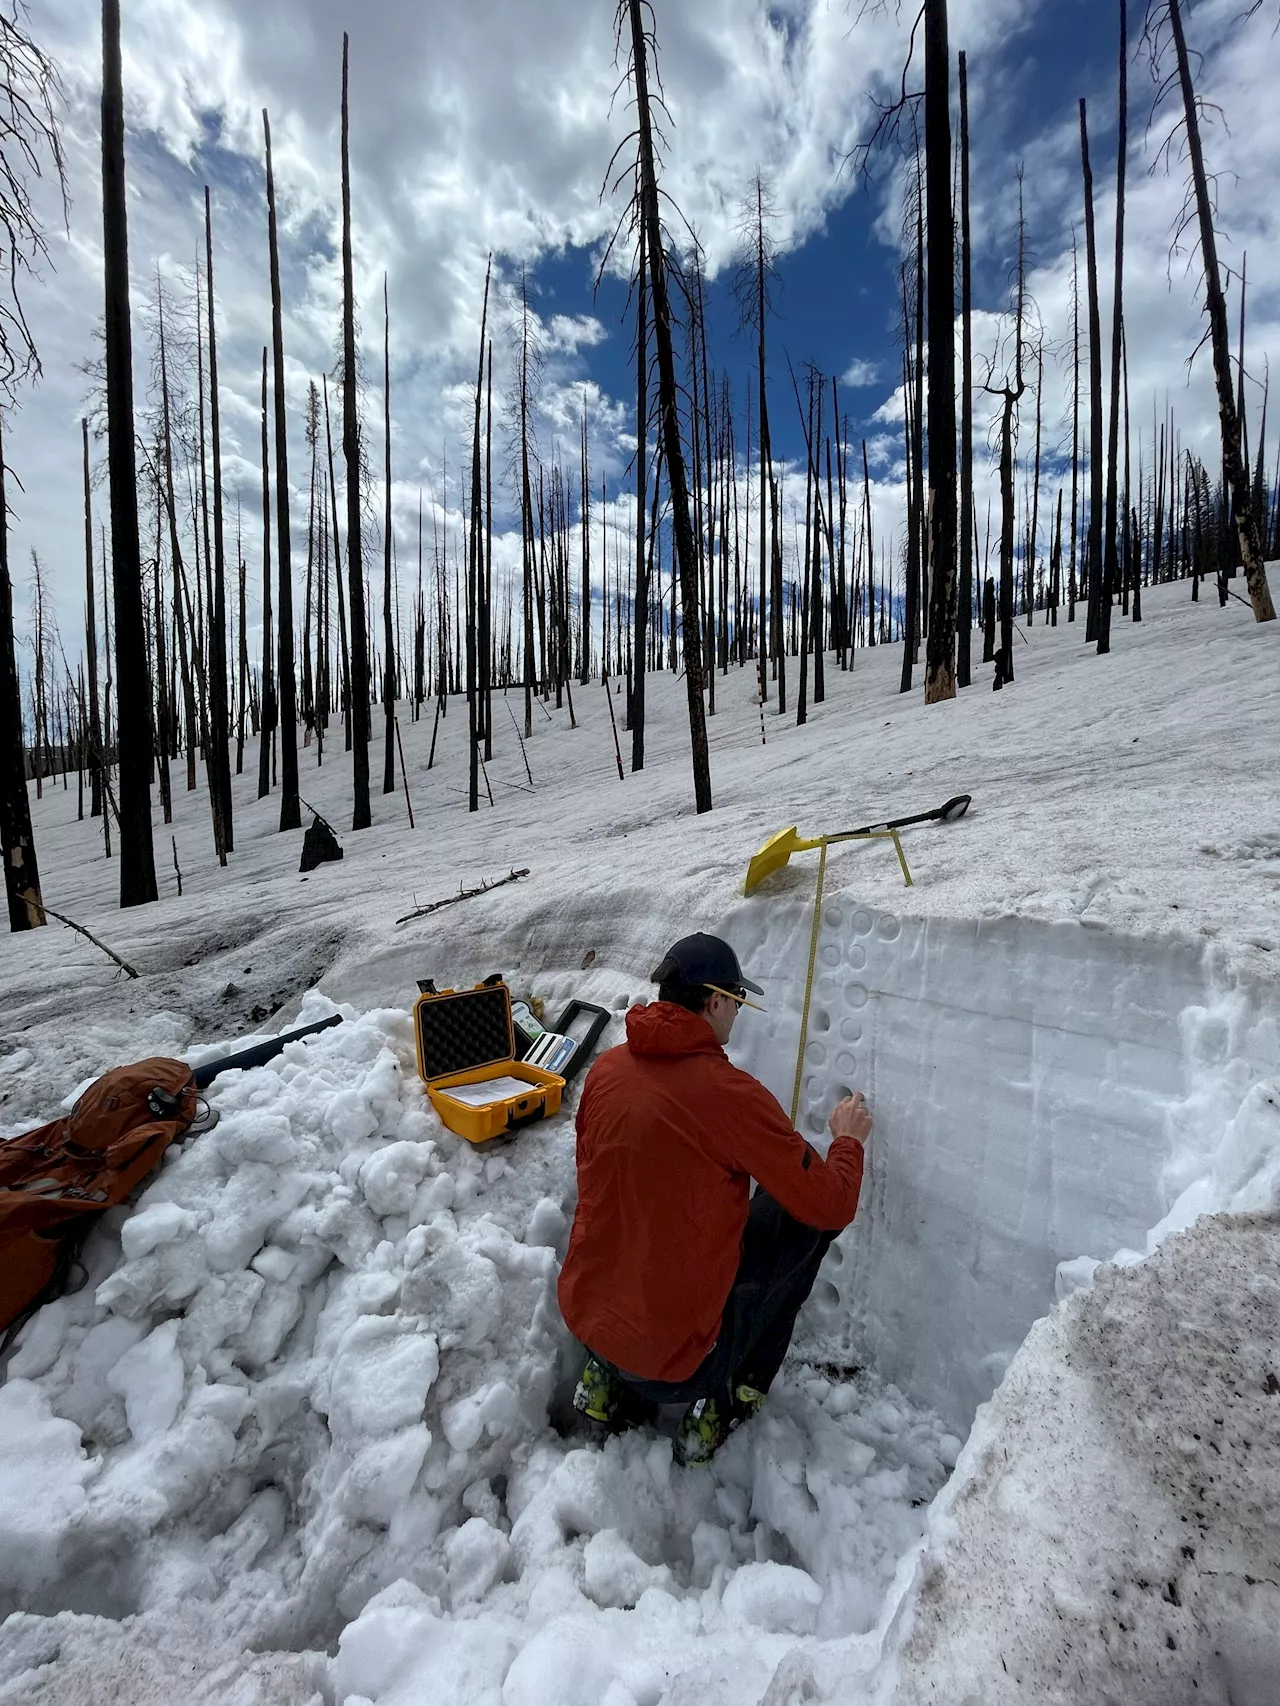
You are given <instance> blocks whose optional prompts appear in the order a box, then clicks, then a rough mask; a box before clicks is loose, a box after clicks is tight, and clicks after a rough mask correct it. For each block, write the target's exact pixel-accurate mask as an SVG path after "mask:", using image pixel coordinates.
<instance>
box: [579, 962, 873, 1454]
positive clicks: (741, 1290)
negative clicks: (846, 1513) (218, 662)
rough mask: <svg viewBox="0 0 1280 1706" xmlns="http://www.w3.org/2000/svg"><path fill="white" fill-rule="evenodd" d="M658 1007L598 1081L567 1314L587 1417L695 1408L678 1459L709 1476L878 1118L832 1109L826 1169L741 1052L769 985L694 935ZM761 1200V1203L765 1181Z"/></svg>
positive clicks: (773, 1369) (773, 1351) (847, 1198)
mask: <svg viewBox="0 0 1280 1706" xmlns="http://www.w3.org/2000/svg"><path fill="white" fill-rule="evenodd" d="M653 981H654V982H655V983H656V984H657V985H658V999H657V1001H656V1002H654V1003H652V1004H650V1005H647V1006H645V1005H641V1006H638V1007H633V1008H632V1009H631V1010H630V1012H629V1013H628V1014H627V1020H626V1025H627V1040H626V1042H625V1043H624V1044H623V1045H622V1046H620V1047H618V1048H613V1049H610V1050H609V1051H608V1052H607V1053H605V1054H603V1055H601V1057H600V1058H599V1060H597V1061H596V1063H595V1065H594V1066H593V1067H592V1068H591V1071H590V1073H589V1074H588V1075H587V1080H586V1083H585V1085H584V1087H583V1091H582V1096H581V1099H580V1101H579V1104H578V1117H577V1166H578V1206H577V1210H576V1213H575V1215H574V1221H573V1231H572V1234H571V1235H570V1239H569V1249H568V1253H567V1255H566V1256H565V1262H564V1268H563V1270H562V1272H561V1275H560V1284H559V1298H560V1308H561V1312H562V1314H563V1315H564V1319H565V1322H566V1324H567V1326H568V1327H569V1330H570V1331H571V1332H572V1333H573V1334H574V1336H575V1338H577V1339H578V1340H579V1342H580V1343H581V1344H582V1345H583V1346H585V1347H586V1350H587V1360H586V1363H585V1366H584V1368H583V1371H582V1376H581V1379H580V1380H579V1382H578V1387H577V1391H576V1392H575V1394H574V1406H575V1408H576V1409H578V1410H579V1411H581V1412H582V1413H583V1414H584V1415H586V1416H587V1417H589V1418H590V1419H591V1420H593V1421H595V1422H599V1423H602V1424H604V1425H605V1426H606V1427H608V1428H610V1429H611V1430H614V1431H617V1430H618V1429H621V1428H624V1427H628V1426H636V1425H639V1424H640V1423H641V1422H643V1421H645V1420H651V1419H653V1417H654V1416H656V1414H657V1406H658V1405H660V1404H678V1403H687V1404H688V1405H689V1408H688V1410H687V1411H686V1414H685V1417H684V1419H683V1421H682V1422H681V1425H680V1428H679V1431H678V1432H677V1435H676V1444H675V1455H676V1460H677V1461H678V1462H680V1463H684V1464H697V1463H706V1462H709V1461H710V1459H711V1458H712V1457H713V1456H714V1454H715V1452H716V1451H717V1450H718V1449H719V1447H720V1446H721V1445H722V1444H723V1443H724V1441H725V1440H726V1439H727V1438H728V1436H729V1433H730V1432H731V1430H732V1429H733V1428H735V1427H736V1426H737V1425H738V1424H739V1423H740V1422H742V1421H745V1420H746V1419H748V1417H750V1416H752V1415H754V1414H755V1413H756V1412H757V1411H758V1410H759V1408H760V1406H761V1405H762V1404H763V1402H764V1398H765V1394H766V1393H767V1392H768V1390H769V1387H770V1385H771V1384H772V1382H773V1380H774V1377H775V1376H776V1374H777V1372H778V1370H779V1368H780V1367H781V1366H782V1360H783V1358H784V1357H785V1355H786V1353H787V1347H788V1345H789V1344H790V1342H791V1335H792V1332H793V1330H794V1327H795V1321H796V1316H797V1314H798V1313H799V1311H800V1307H801V1305H802V1304H803V1303H804V1300H805V1298H806V1297H808V1295H809V1292H810V1291H811V1290H812V1288H813V1282H814V1280H815V1279H816V1277H817V1273H818V1268H819V1266H820V1264H821V1262H822V1258H823V1257H824V1256H825V1255H826V1253H827V1250H828V1248H829V1247H830V1244H831V1241H832V1239H833V1238H834V1237H835V1235H836V1234H837V1233H838V1232H840V1231H842V1230H843V1228H844V1227H846V1226H848V1224H849V1223H850V1221H851V1220H852V1219H853V1217H854V1215H855V1214H856V1212H857V1208H858V1195H859V1192H860V1189H861V1186H862V1171H863V1145H864V1144H865V1142H866V1140H867V1138H868V1137H869V1135H870V1132H871V1116H870V1114H869V1113H868V1111H867V1108H866V1104H865V1102H864V1100H863V1098H862V1096H861V1095H858V1094H855V1095H852V1096H849V1097H846V1098H845V1099H844V1100H843V1101H842V1102H840V1103H838V1104H837V1105H836V1107H835V1108H834V1109H833V1110H832V1112H831V1115H830V1118H829V1121H828V1124H829V1126H830V1129H831V1132H832V1136H833V1142H832V1144H831V1147H830V1149H829V1151H828V1153H827V1157H826V1160H825V1161H824V1160H823V1159H822V1157H821V1156H820V1155H819V1154H818V1153H817V1152H816V1150H814V1149H813V1148H811V1147H810V1145H809V1144H808V1143H806V1142H805V1140H804V1138H803V1137H801V1135H800V1133H799V1132H797V1131H795V1130H793V1128H792V1125H791V1121H790V1120H789V1119H788V1118H787V1116H786V1114H785V1113H784V1112H783V1110H782V1108H781V1106H780V1105H779V1103H778V1102H777V1101H776V1099H775V1098H774V1097H773V1096H771V1095H770V1093H769V1092H768V1090H766V1089H765V1087H764V1085H763V1084H761V1083H760V1082H759V1080H758V1079H755V1078H753V1077H751V1075H750V1074H749V1073H746V1072H743V1071H741V1070H740V1069H739V1068H738V1067H736V1066H734V1065H733V1064H732V1063H731V1062H730V1061H729V1059H728V1057H727V1056H726V1054H725V1052H724V1047H725V1044H726V1043H727V1042H728V1041H729V1036H730V1033H731V1032H732V1030H733V1026H734V1021H735V1020H736V1018H737V1016H738V1012H739V1009H740V1008H741V1007H742V1006H744V1005H748V1006H750V1005H753V1003H750V1002H748V1001H747V999H746V998H747V992H748V991H751V992H752V993H754V994H756V995H759V994H761V993H762V991H761V990H760V988H759V985H757V984H754V983H752V982H751V981H750V980H749V979H748V978H746V977H744V976H743V974H742V970H741V967H740V966H739V964H738V957H737V955H736V954H735V953H734V951H733V949H732V948H731V947H730V946H729V944H728V943H727V942H725V941H722V940H721V939H720V938H719V937H717V936H708V935H703V934H698V935H694V936H686V937H685V938H684V939H683V940H681V941H679V942H677V943H676V945H675V946H674V947H673V948H672V949H671V951H670V953H669V954H668V955H667V956H666V958H665V959H664V960H663V961H662V964H661V965H660V966H659V967H658V968H657V970H656V971H655V972H654V973H653ZM753 1179H754V1180H755V1181H756V1184H757V1186H758V1187H759V1188H758V1189H757V1190H756V1192H755V1194H754V1196H753V1195H752V1194H751V1181H752V1180H753Z"/></svg>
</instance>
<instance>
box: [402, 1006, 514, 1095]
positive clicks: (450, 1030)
mask: <svg viewBox="0 0 1280 1706" xmlns="http://www.w3.org/2000/svg"><path fill="white" fill-rule="evenodd" d="M416 1016H417V1022H418V1042H419V1058H420V1061H421V1066H422V1075H423V1077H424V1078H425V1079H426V1080H427V1082H428V1083H430V1082H431V1081H432V1080H433V1079H436V1078H445V1077H448V1076H449V1075H450V1074H451V1073H455V1072H469V1071H471V1070H472V1068H474V1067H479V1066H490V1065H493V1064H494V1063H495V1062H497V1061H502V1060H510V1059H511V1058H512V1055H513V1052H514V1050H513V1046H512V1045H513V1042H514V1038H513V1037H512V1032H511V1004H510V997H509V995H508V993H507V989H506V986H505V985H504V984H500V985H496V986H495V987H493V988H491V989H468V990H459V991H456V992H453V993H450V994H447V995H440V996H437V997H432V998H428V999H425V1000H422V1001H420V1002H419V1003H418V1005H417V1011H416Z"/></svg>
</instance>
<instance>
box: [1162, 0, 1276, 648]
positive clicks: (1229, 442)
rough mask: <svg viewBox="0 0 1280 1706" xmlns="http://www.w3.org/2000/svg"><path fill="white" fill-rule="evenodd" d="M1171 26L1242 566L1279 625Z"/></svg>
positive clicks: (1256, 597) (1195, 119) (1191, 109)
mask: <svg viewBox="0 0 1280 1706" xmlns="http://www.w3.org/2000/svg"><path fill="white" fill-rule="evenodd" d="M1167 4H1168V8H1169V23H1170V25H1171V27H1172V29H1173V42H1174V49H1175V51H1176V53H1177V57H1178V81H1179V84H1180V86H1181V89H1182V106H1183V112H1184V115H1185V118H1186V127H1187V152H1188V154H1189V156H1190V159H1191V181H1192V185H1193V188H1194V191H1195V198H1196V213H1197V216H1198V219H1199V223H1200V256H1201V260H1202V261H1203V263H1204V291H1205V312H1206V314H1208V316H1209V336H1210V341H1211V343H1212V347H1213V377H1214V382H1215V384H1216V386H1217V390H1218V419H1219V422H1220V424H1221V428H1222V465H1223V470H1224V472H1225V475H1226V480H1227V485H1228V487H1229V488H1230V491H1231V496H1232V498H1233V499H1234V501H1235V509H1236V532H1237V535H1238V538H1239V542H1240V561H1241V563H1242V564H1243V565H1244V573H1245V580H1246V581H1247V583H1248V586H1249V598H1250V601H1251V603H1252V604H1253V614H1254V616H1255V618H1256V619H1257V620H1258V621H1259V622H1274V621H1275V617H1276V607H1275V603H1274V601H1273V600H1272V597H1271V589H1270V588H1269V587H1268V585H1267V572H1266V569H1265V568H1264V567H1263V561H1262V534H1261V529H1260V527H1259V523H1258V516H1257V513H1256V511H1255V509H1254V504H1253V494H1252V493H1251V492H1250V490H1249V473H1248V470H1247V468H1246V467H1245V465H1244V461H1243V458H1242V456H1241V441H1240V421H1239V417H1238V415H1237V413H1236V399H1235V394H1234V391H1233V388H1232V384H1231V348H1230V341H1229V336H1228V332H1227V304H1226V298H1225V297H1224V296H1223V294H1222V275H1221V273H1220V272H1219V270H1218V239H1217V234H1216V232H1215V231H1214V228H1213V202H1212V201H1211V199H1210V196H1209V181H1208V177H1207V174H1206V172H1205V165H1204V149H1203V147H1202V146H1201V142H1200V114H1199V108H1198V107H1197V104H1196V93H1195V86H1194V85H1193V83H1192V81H1191V62H1190V59H1189V57H1188V54H1187V41H1186V36H1185V35H1184V33H1183V29H1182V12H1181V8H1180V3H1179V0H1167Z"/></svg>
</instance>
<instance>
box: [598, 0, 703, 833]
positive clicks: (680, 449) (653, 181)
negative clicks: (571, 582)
mask: <svg viewBox="0 0 1280 1706" xmlns="http://www.w3.org/2000/svg"><path fill="white" fill-rule="evenodd" d="M625 3H626V7H627V12H628V14H629V16H630V23H631V74H632V78H633V81H634V85H635V93H636V118H637V124H638V127H639V137H638V154H639V167H640V209H639V211H640V217H641V219H642V220H643V221H644V223H645V227H646V243H647V246H648V261H649V288H650V293H651V299H652V305H653V336H654V345H655V348H656V351H657V357H658V414H659V420H660V426H661V432H662V441H663V446H664V448H665V452H666V463H667V483H668V487H669V489H670V492H671V517H672V523H673V527H674V531H675V544H676V555H677V558H678V560H679V565H680V591H681V606H682V612H681V613H682V618H683V626H684V665H685V688H686V696H687V700H688V706H689V737H690V743H691V746H692V755H693V790H694V800H695V803H696V806H697V810H698V811H699V812H700V813H701V812H708V811H710V810H711V762H710V756H709V753H708V750H707V724H706V707H705V706H704V705H703V702H702V647H701V645H700V643H699V640H700V632H699V616H698V553H697V542H696V541H695V539H694V537H693V522H692V519H691V516H690V509H689V484H688V479H687V477H686V474H685V461H684V445H683V444H682V443H681V441H680V414H679V396H678V391H677V385H676V365H675V353H674V350H673V348H672V339H671V304H670V300H669V297H668V294H667V269H666V254H665V251H664V249H663V243H662V219H661V213H660V210H659V206H658V178H657V167H656V163H655V156H654V142H653V120H652V114H651V111H650V106H649V70H648V54H649V47H650V38H649V36H648V35H647V34H646V32H645V28H644V19H643V14H642V10H641V0H625ZM621 18H622V13H621V9H620V10H619V22H621Z"/></svg>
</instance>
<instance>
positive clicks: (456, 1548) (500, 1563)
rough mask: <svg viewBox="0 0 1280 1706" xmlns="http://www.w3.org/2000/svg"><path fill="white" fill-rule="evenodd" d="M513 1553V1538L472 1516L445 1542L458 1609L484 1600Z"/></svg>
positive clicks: (453, 1598)
mask: <svg viewBox="0 0 1280 1706" xmlns="http://www.w3.org/2000/svg"><path fill="white" fill-rule="evenodd" d="M510 1557H511V1542H510V1541H509V1540H508V1539H507V1537H506V1535H505V1534H503V1533H502V1531H501V1529H497V1528H494V1527H493V1526H492V1524H490V1523H488V1522H486V1521H485V1519H484V1518H483V1517H481V1516H473V1517H471V1518H470V1519H469V1520H468V1521H467V1522H464V1523H463V1525H462V1527H461V1528H460V1529H458V1530H457V1531H456V1533H454V1534H451V1535H450V1536H449V1539H448V1541H447V1542H446V1544H445V1549H444V1558H445V1568H446V1569H447V1570H448V1572H449V1592H450V1595H451V1597H452V1600H453V1604H454V1607H455V1609H456V1608H457V1607H458V1606H461V1605H468V1604H472V1603H474V1602H475V1601H476V1600H481V1599H483V1598H484V1596H485V1595H486V1594H487V1593H488V1591H489V1589H490V1588H491V1587H492V1586H493V1584H494V1583H495V1582H499V1581H501V1580H502V1578H503V1576H504V1574H505V1573H506V1570H507V1565H508V1562H509V1560H510Z"/></svg>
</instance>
